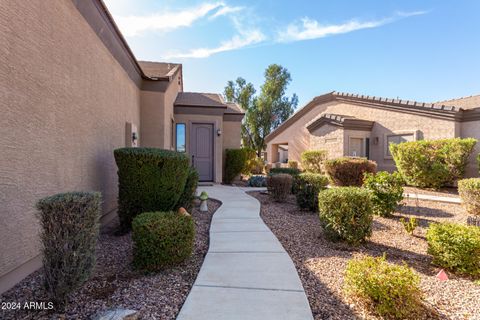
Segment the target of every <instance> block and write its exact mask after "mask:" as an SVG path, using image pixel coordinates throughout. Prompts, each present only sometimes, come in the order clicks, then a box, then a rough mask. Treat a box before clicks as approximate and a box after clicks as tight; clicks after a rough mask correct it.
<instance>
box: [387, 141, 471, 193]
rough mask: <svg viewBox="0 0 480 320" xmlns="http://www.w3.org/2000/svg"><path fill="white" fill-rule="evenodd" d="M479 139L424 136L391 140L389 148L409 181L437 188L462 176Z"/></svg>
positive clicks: (400, 170) (421, 185) (421, 186)
mask: <svg viewBox="0 0 480 320" xmlns="http://www.w3.org/2000/svg"><path fill="white" fill-rule="evenodd" d="M476 143H477V140H475V139H473V138H467V139H460V138H455V139H443V140H421V141H412V142H404V143H399V144H391V145H390V151H391V153H392V156H393V159H394V160H395V164H396V165H397V168H398V171H399V172H400V173H401V174H402V176H403V177H404V179H405V181H406V182H407V184H409V185H412V186H416V187H420V188H435V189H438V188H440V187H442V186H445V185H448V184H452V183H453V182H454V181H456V180H458V179H460V178H462V177H463V175H464V173H465V167H466V165H467V163H468V158H469V156H470V154H471V153H472V150H473V148H474V147H475V144H476Z"/></svg>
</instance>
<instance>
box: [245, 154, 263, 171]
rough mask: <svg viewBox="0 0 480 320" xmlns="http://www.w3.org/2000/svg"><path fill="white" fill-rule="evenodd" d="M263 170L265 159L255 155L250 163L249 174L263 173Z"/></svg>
mask: <svg viewBox="0 0 480 320" xmlns="http://www.w3.org/2000/svg"><path fill="white" fill-rule="evenodd" d="M264 170H265V161H264V160H263V159H262V158H259V157H256V158H255V160H253V161H252V162H251V164H250V172H249V174H263V171H264Z"/></svg>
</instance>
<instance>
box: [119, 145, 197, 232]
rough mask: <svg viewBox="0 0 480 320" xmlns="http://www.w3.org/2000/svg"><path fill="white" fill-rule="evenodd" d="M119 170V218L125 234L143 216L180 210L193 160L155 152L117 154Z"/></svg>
mask: <svg viewBox="0 0 480 320" xmlns="http://www.w3.org/2000/svg"><path fill="white" fill-rule="evenodd" d="M114 155H115V161H116V163H117V166H118V217H119V219H120V225H121V227H122V229H123V230H129V229H130V228H131V223H132V219H133V218H134V217H135V216H137V215H139V214H140V213H142V212H148V211H169V210H173V209H176V207H177V203H178V200H179V199H180V196H181V195H182V193H183V191H184V188H185V183H186V181H187V178H188V175H189V159H188V157H187V156H186V155H185V154H183V153H179V152H174V151H170V150H162V149H155V148H121V149H116V150H115V151H114Z"/></svg>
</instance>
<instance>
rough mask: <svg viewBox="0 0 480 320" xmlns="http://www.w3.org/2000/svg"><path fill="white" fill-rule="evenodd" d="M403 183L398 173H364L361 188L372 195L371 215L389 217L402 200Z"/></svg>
mask: <svg viewBox="0 0 480 320" xmlns="http://www.w3.org/2000/svg"><path fill="white" fill-rule="evenodd" d="M403 185H404V181H403V178H402V176H401V175H400V173H398V172H394V173H388V172H386V171H381V172H377V173H376V174H373V173H366V174H365V177H364V182H363V186H364V187H365V188H366V189H368V190H370V192H371V193H372V205H373V213H374V214H376V215H379V216H382V217H390V216H391V215H392V213H393V212H394V211H395V209H396V208H397V207H398V206H399V205H400V202H401V201H402V200H403Z"/></svg>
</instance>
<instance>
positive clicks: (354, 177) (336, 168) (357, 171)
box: [325, 157, 377, 187]
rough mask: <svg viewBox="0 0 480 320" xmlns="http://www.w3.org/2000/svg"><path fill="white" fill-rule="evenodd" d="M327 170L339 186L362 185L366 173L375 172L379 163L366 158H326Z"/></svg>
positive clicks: (330, 177)
mask: <svg viewBox="0 0 480 320" xmlns="http://www.w3.org/2000/svg"><path fill="white" fill-rule="evenodd" d="M325 171H326V173H327V175H328V177H329V179H330V180H331V181H332V182H333V183H334V184H335V185H337V186H357V187H360V186H362V184H363V177H364V175H365V173H375V172H376V171H377V164H376V163H375V162H374V161H370V160H367V159H365V158H354V157H341V158H336V159H331V160H326V161H325Z"/></svg>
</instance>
